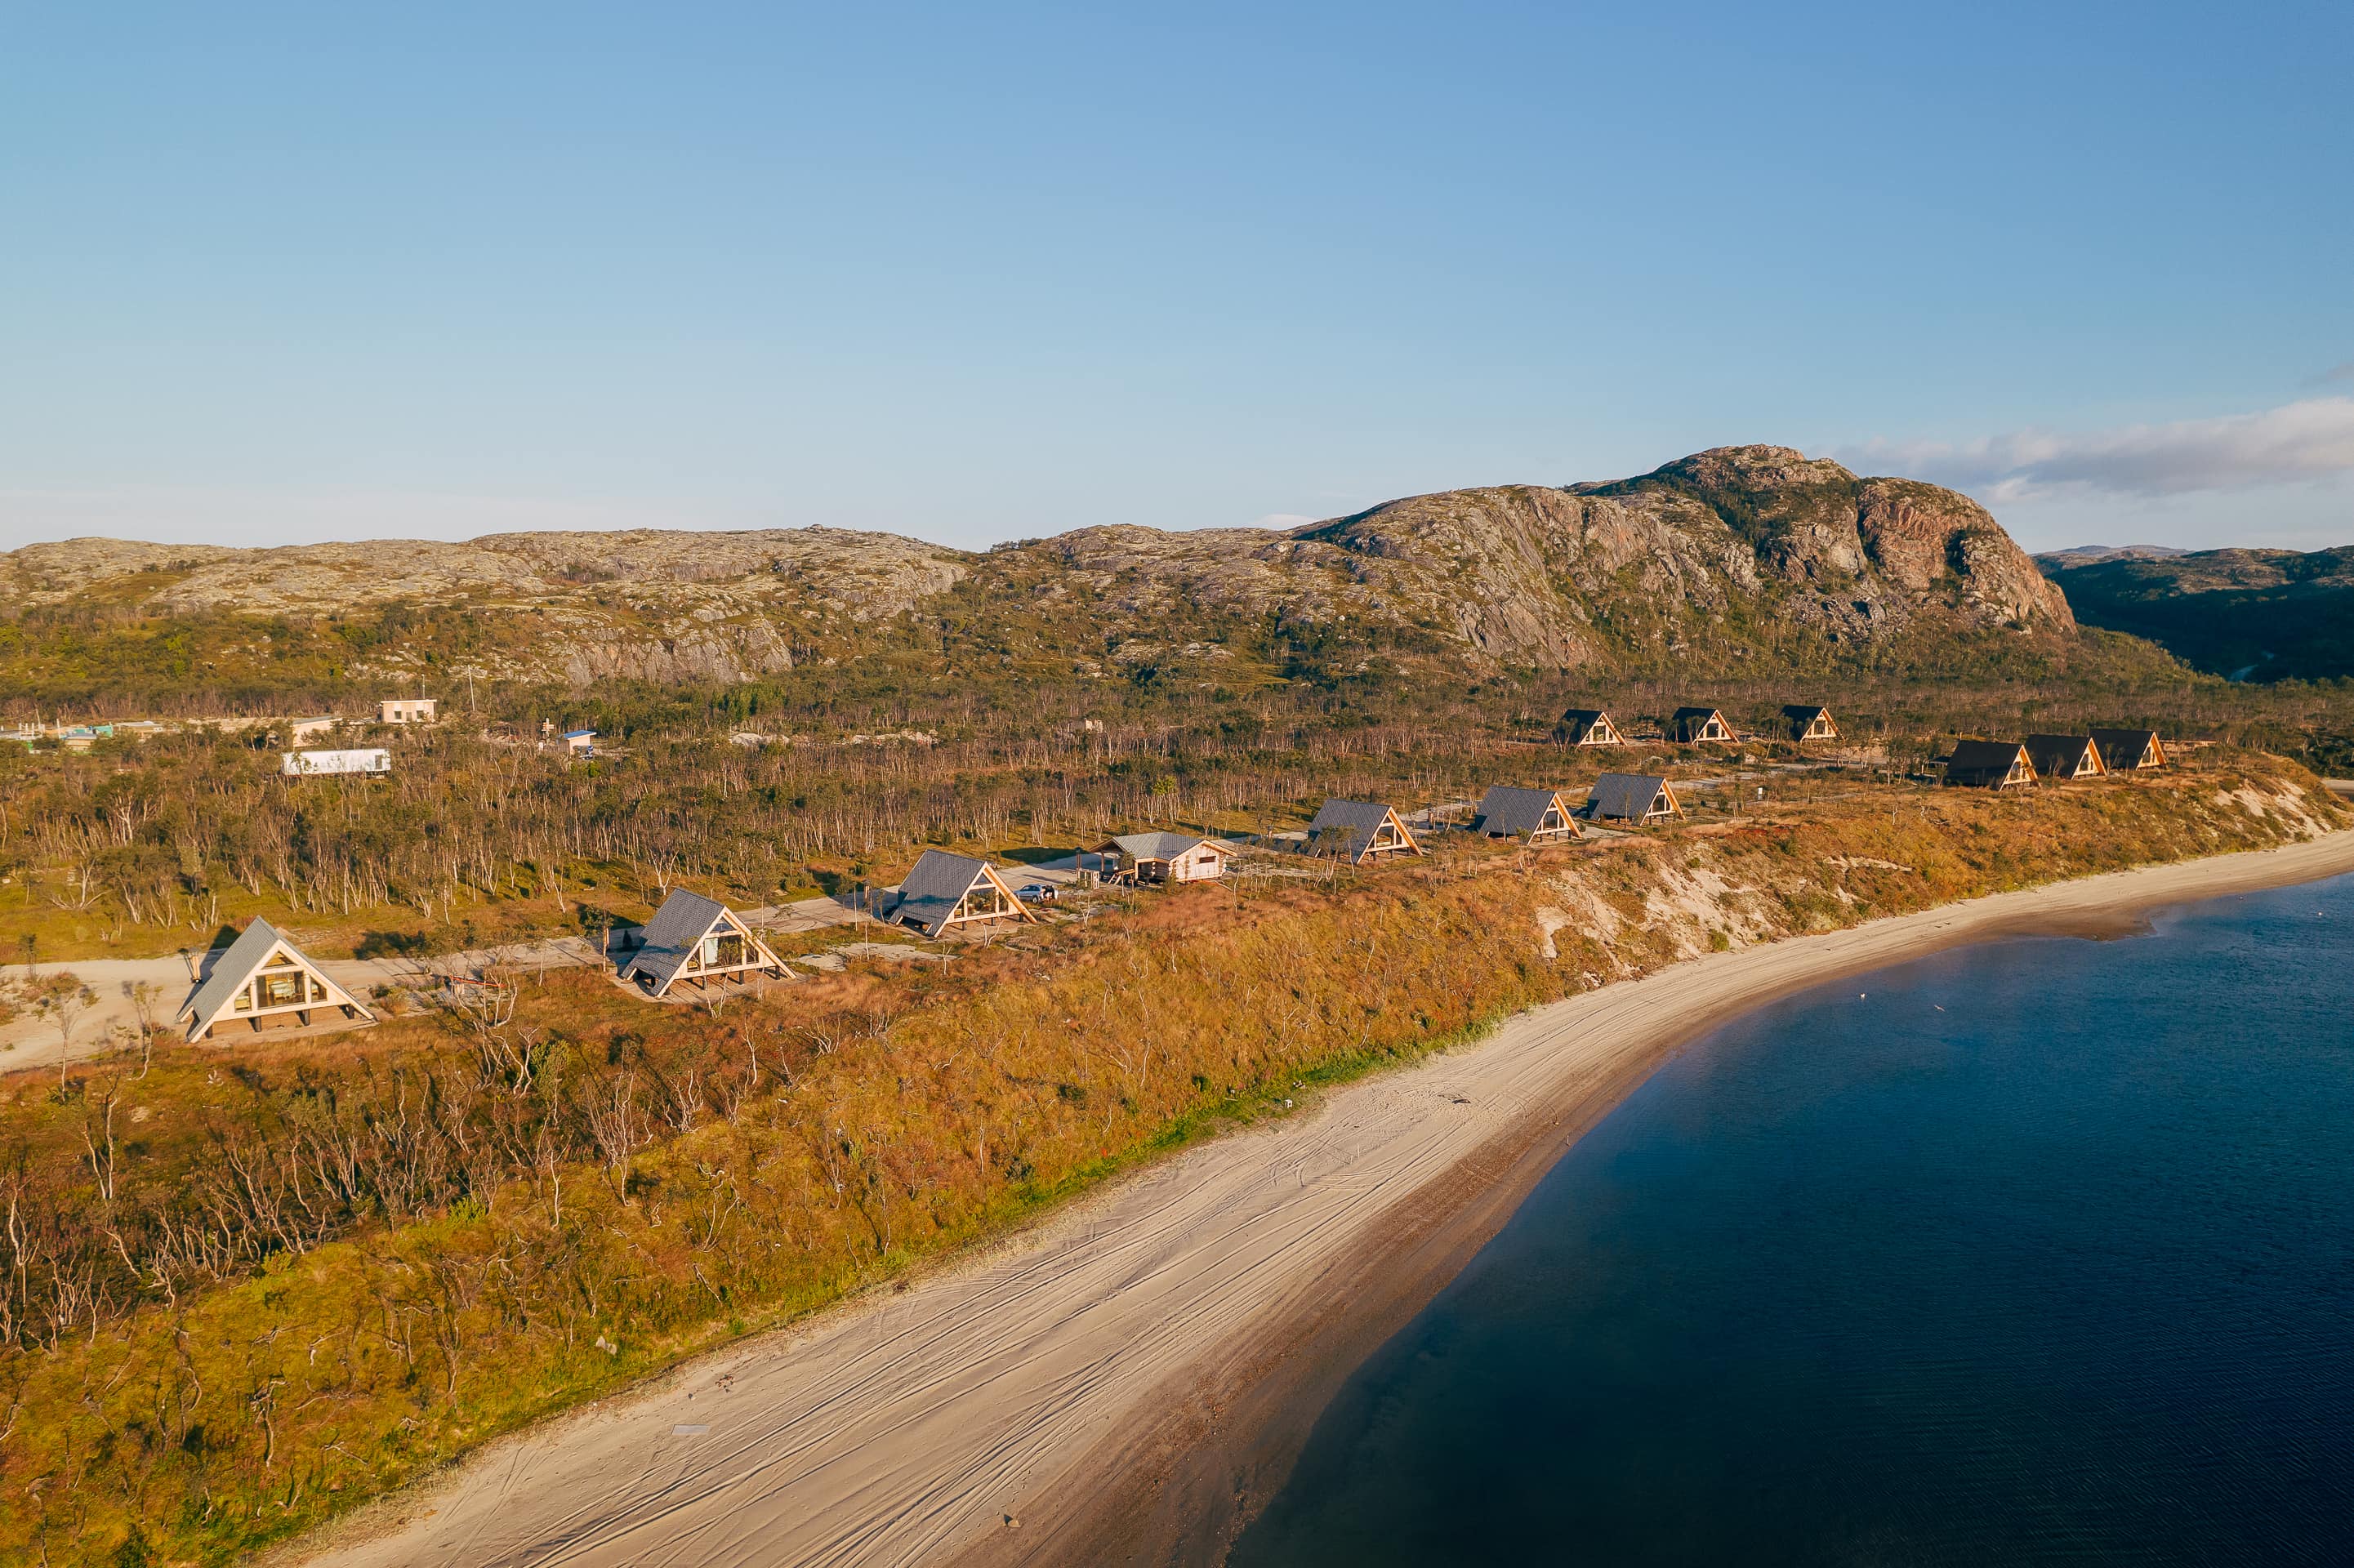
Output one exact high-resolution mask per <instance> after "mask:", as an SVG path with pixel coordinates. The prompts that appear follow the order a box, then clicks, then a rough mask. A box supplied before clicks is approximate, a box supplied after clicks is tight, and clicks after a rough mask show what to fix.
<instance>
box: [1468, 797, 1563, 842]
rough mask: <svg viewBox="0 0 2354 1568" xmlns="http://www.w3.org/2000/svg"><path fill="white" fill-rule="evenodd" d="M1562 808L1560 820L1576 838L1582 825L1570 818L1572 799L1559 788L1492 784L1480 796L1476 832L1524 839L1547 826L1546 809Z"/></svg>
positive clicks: (1561, 825) (1474, 823)
mask: <svg viewBox="0 0 2354 1568" xmlns="http://www.w3.org/2000/svg"><path fill="white" fill-rule="evenodd" d="M1548 811H1559V812H1560V813H1561V820H1560V821H1559V822H1558V823H1557V824H1556V827H1557V828H1559V829H1564V830H1566V831H1567V832H1568V834H1569V836H1570V837H1572V838H1575V837H1576V836H1577V833H1578V826H1577V824H1576V823H1575V822H1574V821H1570V816H1569V802H1568V801H1566V800H1563V799H1562V798H1561V791H1560V790H1558V789H1518V788H1515V787H1514V786H1512V785H1510V784H1491V785H1490V786H1489V787H1488V792H1487V793H1486V794H1485V795H1482V796H1481V797H1479V816H1478V818H1476V819H1475V820H1474V821H1472V824H1471V828H1472V831H1473V832H1481V833H1500V834H1502V835H1504V836H1506V837H1509V838H1515V839H1524V838H1526V837H1528V836H1529V835H1530V834H1531V833H1533V832H1538V831H1539V830H1541V829H1543V827H1544V826H1545V813H1546V812H1548Z"/></svg>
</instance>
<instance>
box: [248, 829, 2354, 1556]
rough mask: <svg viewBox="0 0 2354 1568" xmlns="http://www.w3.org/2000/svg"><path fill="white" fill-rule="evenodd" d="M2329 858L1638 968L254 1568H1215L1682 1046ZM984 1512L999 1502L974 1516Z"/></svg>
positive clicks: (2084, 892) (2267, 863)
mask: <svg viewBox="0 0 2354 1568" xmlns="http://www.w3.org/2000/svg"><path fill="white" fill-rule="evenodd" d="M2349 871H2354V832H2337V833H2331V834H2328V835H2327V836H2325V837H2323V838H2320V839H2317V840H2312V841H2307V842H2304V843H2301V844H2296V845H2291V846H2288V847H2285V848H2282V849H2275V850H2267V851H2260V852H2254V853H2244V854H2237V855H2227V856H2219V857H2213V858H2210V859H2203V860H2196V861H2188V862H2180V863H2171V864H2166V865H2159V866H2152V867H2145V868H2142V869H2139V870H2135V871H2128V872H2118V873H2111V874H2105V875H2101V876H2095V877H2089V878H2084V879H2081V880H2077V881H2073V882H2065V883H2055V884H2052V885H2047V886H2044V887H2041V888H2036V889H2032V890H2030V891H2027V892H2023V893H2009V894H1998V895H1990V896H1988V897H1983V898H1978V899H1975V900H1971V901H1968V902H1966V903H1961V904H1952V905H1946V906H1939V907H1937V908H1935V909H1930V910H1925V911H1922V912H1920V913H1918V914H1914V915H1907V916H1893V917H1890V918H1887V919H1883V920H1878V921H1873V922H1871V923H1869V924H1866V925H1864V926H1861V927H1853V928H1850V929H1848V930H1843V931H1836V932H1829V933H1825V934H1821V935H1818V936H1810V937H1803V938H1789V939H1786V940H1784V941H1780V942H1776V943H1771V944H1765V945H1761V946H1758V947H1754V948H1743V949H1739V950H1736V951H1733V952H1728V953H1720V954H1711V955H1708V956H1706V957H1703V958H1699V959H1691V960H1687V961H1685V962H1682V963H1679V964H1674V965H1670V966H1668V967H1667V968H1664V969H1659V970H1658V971H1655V972H1654V973H1652V974H1650V975H1649V976H1645V977H1643V978H1641V979H1638V980H1628V981H1621V982H1618V983H1617V984H1613V985H1609V986H1606V987H1603V988H1601V989H1600V990H1598V991H1589V992H1586V993H1584V994H1582V995H1580V996H1577V997H1574V998H1571V999H1568V1000H1566V1001H1561V1002H1556V1003H1553V1004H1552V1005H1550V1006H1548V1007H1545V1008H1541V1009H1537V1010H1535V1011H1533V1012H1525V1013H1522V1014H1518V1015H1516V1016H1514V1017H1512V1018H1511V1019H1509V1020H1507V1021H1505V1022H1503V1023H1502V1024H1500V1026H1499V1027H1498V1028H1497V1029H1495V1030H1494V1031H1493V1032H1492V1033H1490V1034H1489V1035H1488V1036H1487V1037H1486V1038H1485V1039H1483V1040H1481V1041H1479V1042H1478V1043H1476V1044H1469V1045H1465V1046H1461V1047H1458V1048H1457V1049H1455V1050H1453V1051H1450V1052H1447V1053H1445V1054H1439V1055H1437V1056H1434V1057H1431V1058H1429V1059H1427V1060H1426V1061H1424V1062H1422V1063H1419V1064H1417V1065H1414V1066H1411V1067H1406V1068H1403V1069H1399V1070H1397V1071H1394V1072H1390V1073H1384V1074H1380V1075H1374V1076H1372V1077H1369V1078H1366V1079H1363V1080H1360V1081H1358V1082H1356V1083H1354V1084H1352V1085H1350V1086H1346V1087H1343V1088H1341V1089H1338V1090H1335V1091H1333V1092H1332V1093H1331V1094H1330V1095H1329V1096H1328V1097H1326V1098H1325V1100H1324V1101H1323V1103H1322V1104H1321V1105H1320V1106H1318V1107H1314V1108H1313V1109H1312V1110H1311V1111H1310V1114H1308V1115H1306V1116H1302V1117H1299V1118H1290V1119H1287V1120H1285V1121H1282V1122H1278V1123H1275V1124H1272V1125H1269V1126H1265V1127H1261V1128H1251V1129H1248V1130H1245V1131H1242V1132H1238V1133H1235V1134H1234V1135H1231V1136H1228V1137H1225V1138H1221V1139H1214V1140H1212V1141H1211V1142H1209V1143H1206V1144H1204V1145H1200V1146H1197V1147H1195V1148H1193V1149H1191V1150H1185V1151H1183V1152H1181V1153H1179V1154H1177V1155H1175V1156H1173V1157H1172V1158H1170V1159H1168V1160H1163V1161H1161V1162H1160V1163H1158V1164H1156V1165H1153V1166H1150V1167H1148V1168H1146V1169H1144V1170H1142V1171H1139V1172H1137V1173H1136V1174H1134V1175H1132V1176H1129V1177H1128V1178H1126V1179H1124V1180H1122V1181H1119V1182H1117V1183H1115V1184H1113V1185H1112V1186H1110V1187H1108V1188H1107V1189H1105V1190H1104V1191H1102V1192H1097V1193H1094V1194H1091V1195H1089V1196H1088V1197H1087V1198H1085V1199H1082V1200H1080V1201H1079V1202H1076V1203H1074V1204H1072V1205H1070V1206H1069V1207H1068V1208H1066V1209H1065V1210H1063V1211H1062V1212H1060V1213H1057V1214H1055V1215H1054V1216H1051V1217H1049V1218H1047V1219H1046V1220H1044V1221H1042V1222H1041V1223H1040V1224H1036V1225H1034V1226H1033V1227H1031V1228H1029V1229H1028V1230H1026V1231H1024V1232H1023V1233H1020V1234H1015V1235H1013V1236H1010V1237H1008V1238H1005V1239H1004V1240H1002V1241H1000V1242H998V1243H995V1244H992V1245H989V1246H987V1247H984V1248H982V1249H981V1250H980V1251H978V1252H976V1253H973V1254H969V1255H966V1256H965V1257H964V1258H962V1259H960V1260H957V1261H954V1262H951V1263H949V1264H946V1265H943V1266H941V1267H940V1268H938V1270H936V1271H933V1272H931V1273H929V1274H927V1275H925V1276H921V1277H916V1278H914V1279H911V1280H909V1281H907V1282H906V1283H905V1284H904V1285H902V1286H901V1287H896V1288H894V1289H891V1290H888V1291H879V1292H872V1293H869V1294H867V1295H866V1296H864V1297H862V1298H856V1299H854V1300H852V1301H850V1302H847V1303H844V1304H843V1305H842V1306H840V1307H838V1308H832V1309H830V1310H829V1311H826V1312H824V1313H821V1314H819V1315H818V1316H816V1317H815V1318H812V1319H810V1320H808V1321H806V1322H804V1323H802V1324H800V1325H797V1326H795V1327H792V1328H790V1329H786V1330H779V1331H777V1332H775V1333H772V1334H769V1335H764V1336H761V1337H759V1338H758V1339H755V1340H747V1341H745V1342H743V1343H741V1344H738V1345H736V1346H732V1347H730V1348H728V1349H727V1350H726V1351H719V1352H716V1353H714V1354H712V1355H709V1356H705V1357H704V1358H702V1359H700V1360H699V1361H695V1362H692V1363H688V1364H686V1365H684V1366H682V1367H680V1368H677V1369H674V1370H673V1372H670V1373H669V1374H666V1375H665V1376H663V1377H661V1378H658V1379H656V1380H654V1381H653V1382H652V1383H648V1384H644V1385H641V1386H640V1387H638V1388H635V1389H632V1390H630V1391H628V1392H626V1393H620V1394H617V1395H614V1396H610V1397H609V1398H607V1399H606V1400H604V1401H602V1402H599V1404H592V1405H589V1406H587V1407H585V1408H583V1409H581V1410H578V1411H575V1412H572V1413H570V1414H566V1415H563V1416H559V1417H557V1418H554V1419H552V1420H551V1421H549V1422H546V1423H544V1424H543V1425H540V1426H538V1427H535V1428H534V1429H531V1430H528V1431H525V1432H523V1433H520V1434H517V1435H515V1436H511V1437H508V1438H505V1439H503V1440H501V1441H498V1442H495V1443H493V1444H491V1445H489V1446H486V1447H485V1448H484V1449H482V1450H481V1451H479V1452H478V1453H476V1454H474V1455H472V1456H471V1457H468V1458H467V1459H465V1460H463V1461H461V1463H459V1464H458V1465H456V1466H453V1467H451V1468H450V1469H449V1470H446V1471H444V1472H442V1473H441V1474H440V1475H439V1476H437V1477H435V1478H430V1479H429V1480H427V1481H425V1482H423V1483H420V1484H419V1486H417V1487H415V1488H413V1489H410V1490H408V1491H407V1492H404V1493H399V1494H395V1495H394V1496H392V1497H390V1498H387V1499H381V1500H379V1501H378V1502H376V1503H374V1504H371V1505H369V1506H367V1507H366V1508H364V1509H362V1510H359V1511H358V1512H357V1513H356V1514H355V1515H354V1516H353V1517H351V1518H349V1519H347V1520H344V1521H342V1522H341V1523H340V1524H338V1525H336V1526H332V1527H330V1528H329V1529H328V1530H327V1531H323V1532H321V1533H320V1534H317V1535H313V1536H312V1537H310V1538H308V1539H307V1540H306V1541H303V1542H293V1543H289V1545H287V1546H285V1547H281V1549H279V1550H278V1551H276V1552H271V1553H270V1554H269V1556H268V1559H267V1560H268V1561H270V1562H274V1563H296V1562H306V1563H337V1564H344V1565H347V1568H362V1565H366V1568H377V1565H386V1568H389V1565H390V1564H394V1563H407V1562H416V1561H440V1562H450V1563H628V1562H638V1561H646V1560H648V1559H650V1558H651V1559H654V1560H659V1561H663V1562H665V1563H682V1564H683V1563H735V1562H743V1561H750V1560H758V1561H769V1562H797V1563H798V1562H810V1563H853V1562H856V1563H869V1562H884V1563H917V1562H927V1563H928V1562H938V1561H944V1560H948V1561H955V1562H959V1563H970V1564H975V1565H989V1564H995V1563H1014V1562H1021V1563H1214V1562H1216V1561H1218V1560H1219V1559H1220V1558H1221V1557H1222V1556H1223V1555H1224V1552H1225V1548H1226V1546H1227V1544H1228V1543H1229V1542H1231V1540H1232V1539H1233V1537H1234V1535H1235V1533H1236V1532H1237V1531H1239V1530H1240V1529H1241V1528H1242V1526H1243V1525H1244V1524H1245V1523H1246V1522H1247V1521H1248V1520H1249V1519H1250V1518H1251V1517H1252V1516H1253V1515H1254V1514H1255V1513H1256V1512H1257V1509H1258V1508H1259V1507H1260V1506H1262V1505H1263V1504H1264V1502H1265V1500H1266V1499H1267V1497H1268V1496H1270V1495H1272V1493H1273V1491H1274V1490H1275V1489H1277V1488H1278V1487H1279V1486H1280V1485H1281V1484H1282V1482H1283V1481H1284V1479H1285V1478H1287V1477H1288V1473H1289V1470H1290V1467H1291V1466H1292V1464H1293V1462H1294V1461H1295V1460H1296V1458H1297V1456H1298V1454H1299V1448H1300V1446H1302V1445H1303V1444H1304V1443H1305V1441H1306V1438H1307V1436H1308V1433H1309V1431H1310V1428H1311V1427H1312V1426H1313V1425H1314V1423H1315V1421H1316V1420H1317V1418H1318V1417H1319V1416H1320V1414H1321V1413H1322V1411H1323V1409H1324V1407H1325V1404H1327V1402H1328V1401H1329V1397H1330V1395H1331V1393H1332V1392H1333V1391H1334V1390H1336V1389H1337V1388H1338V1387H1339V1386H1340V1385H1341V1383H1343V1382H1344V1381H1345V1380H1346V1379H1347V1377H1348V1376H1350V1375H1351V1374H1352V1372H1354V1371H1355V1369H1356V1368H1357V1366H1358V1365H1359V1364H1361V1363H1362V1361H1363V1359H1364V1356H1365V1355H1366V1354H1368V1353H1370V1352H1371V1351H1372V1350H1373V1348H1375V1347H1376V1346H1378V1345H1379V1344H1380V1343H1381V1342H1383V1341H1384V1340H1386V1339H1388V1338H1389V1337H1390V1336H1391V1335H1392V1334H1394V1333H1395V1332H1396V1331H1397V1330H1398V1329H1399V1328H1400V1327H1402V1326H1403V1325H1404V1324H1405V1322H1406V1321H1408V1320H1409V1319H1412V1317H1413V1316H1414V1315H1415V1314H1416V1313H1417V1312H1419V1311H1420V1310H1421V1309H1422V1308H1423V1307H1424V1306H1425V1305H1426V1303H1427V1302H1428V1300H1429V1299H1430V1298H1431V1297H1432V1296H1433V1295H1435V1294H1436V1293H1437V1290H1438V1289H1439V1288H1441V1287H1443V1286H1444V1285H1445V1284H1446V1283H1447V1281H1448V1280H1450V1279H1452V1278H1453V1277H1455V1275H1456V1274H1457V1273H1458V1272H1459V1270H1460V1268H1461V1266H1462V1265H1463V1264H1464V1262H1466V1261H1467V1260H1468V1259H1469V1257H1470V1256H1471V1255H1472V1254H1474V1253H1475V1252H1477V1251H1478V1250H1479V1247H1480V1246H1482V1245H1485V1244H1486V1242H1487V1241H1488V1239H1489V1238H1490V1236H1492V1235H1493V1234H1495V1232H1496V1230H1497V1229H1499V1228H1500V1226H1501V1225H1502V1224H1503V1223H1504V1222H1505V1220H1507V1219H1508V1218H1509V1217H1510V1216H1511V1213H1512V1212H1513V1210H1514V1209H1515V1208H1517V1207H1518V1205H1519V1202H1520V1201H1521V1199H1522V1197H1523V1196H1524V1195H1525V1194H1526V1192H1528V1190H1529V1189H1530V1188H1531V1187H1532V1186H1533V1185H1534V1183H1535V1182H1536V1181H1538V1180H1539V1179H1540V1178H1541V1177H1542V1176H1543V1174H1544V1172H1545V1171H1547V1170H1549V1169H1551V1167H1552V1166H1553V1163H1554V1162H1555V1161H1556V1160H1558V1159H1559V1157H1560V1155H1561V1154H1562V1152H1563V1151H1564V1150H1566V1149H1567V1148H1568V1147H1569V1146H1570V1145H1571V1144H1573V1143H1575V1140H1576V1139H1577V1138H1578V1137H1580V1136H1582V1135H1583V1133H1584V1132H1585V1130H1587V1129H1588V1128H1591V1127H1592V1126H1593V1125H1595V1124H1596V1122H1598V1121H1599V1120H1601V1119H1602V1118H1603V1117H1605V1116H1606V1115H1607V1114H1608V1113H1609V1112H1610V1110H1612V1109H1613V1108H1615V1107H1617V1104H1618V1103H1619V1102H1620V1101H1621V1100H1623V1099H1624V1098H1625V1097H1626V1096H1627V1095H1628V1093H1629V1092H1631V1091H1632V1090H1633V1089H1634V1088H1635V1087H1637V1086H1639V1085H1640V1084H1641V1083H1642V1082H1643V1081H1644V1080H1645V1079H1647V1078H1648V1077H1649V1075H1651V1073H1652V1072H1653V1071H1654V1070H1656V1068H1657V1067H1658V1065H1659V1064H1660V1063H1661V1062H1664V1061H1665V1060H1666V1059H1667V1058H1668V1057H1669V1056H1670V1055H1672V1054H1674V1053H1675V1052H1676V1051H1678V1050H1680V1049H1681V1047H1683V1046H1684V1045H1685V1044H1689V1043H1690V1042H1691V1040H1692V1039H1693V1038H1694V1037H1696V1036H1697V1035H1699V1034H1702V1033H1706V1032H1707V1031H1708V1030H1710V1029H1712V1028H1713V1027H1715V1026H1716V1025H1718V1024H1720V1023H1722V1022H1724V1021H1725V1020H1727V1019H1728V1018H1731V1017H1733V1016H1736V1015H1738V1014H1739V1013H1741V1012H1746V1011H1748V1010H1750V1009H1752V1008H1755V1007H1756V1006H1759V1005H1762V1004H1764V1003H1765V1002H1768V1001H1773V1000H1775V999H1776V998H1777V997H1780V996H1784V995H1787V994H1790V993H1791V992H1794V991H1802V990H1805V989H1808V988H1809V987H1812V986H1815V985H1819V984H1823V983H1826V982H1828V981H1830V980H1836V979H1839V978H1840V977H1841V976H1844V975H1850V974H1853V973H1857V972H1860V971H1862V970H1868V969H1877V968H1881V967H1884V966H1886V965H1889V964H1892V963H1897V962H1903V961H1906V960H1908V959H1914V958H1917V957H1920V956H1923V955H1925V954H1927V953H1930V952H1934V951H1936V950H1938V949H1940V948H1948V947H1953V946H1956V945H1960V944H1964V943H1967V942H1973V941H1981V940H1989V939H2003V938H2018V937H2032V936H2062V935H2065V936H2087V935H2120V934H2125V933H2126V932H2129V931H2131V930H2133V929H2135V928H2137V927H2138V926H2139V925H2141V924H2142V923H2143V921H2144V920H2145V918H2146V916H2147V912H2148V911H2150V910H2153V909H2156V908H2160V907H2165V906H2174V905H2181V904H2186V903H2191V902H2196V901H2200V900H2203V899H2207V898H2211V897H2219V896H2226V895H2231V894H2234V893H2243V892H2249V891H2253V890H2256V889H2260V888H2270V887H2275V886H2285V885H2293V884H2296V883H2299V882H2306V881H2314V880H2318V879H2320V878H2323V877H2327V876H2331V875H2336V874H2341V873H2345V872H2349ZM1009 1519H1010V1520H1013V1521H1014V1522H1013V1523H1009V1522H1008V1520H1009Z"/></svg>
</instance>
